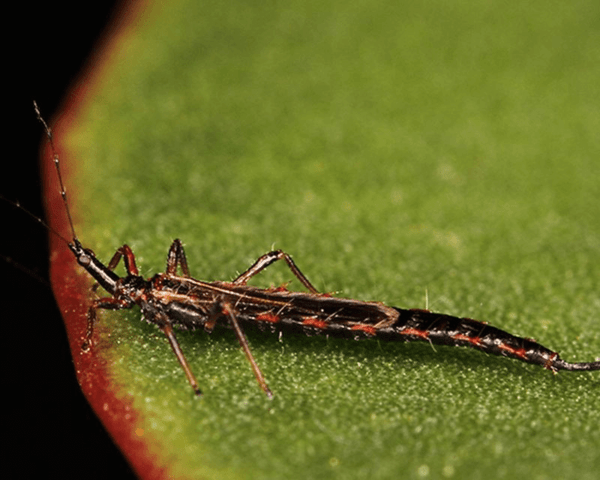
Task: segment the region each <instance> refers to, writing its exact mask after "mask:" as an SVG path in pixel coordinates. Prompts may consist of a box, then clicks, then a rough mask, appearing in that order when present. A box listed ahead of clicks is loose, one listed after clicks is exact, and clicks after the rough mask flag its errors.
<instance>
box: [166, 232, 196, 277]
mask: <svg viewBox="0 0 600 480" xmlns="http://www.w3.org/2000/svg"><path fill="white" fill-rule="evenodd" d="M177 265H179V266H181V271H182V272H183V276H184V277H189V276H190V269H189V268H188V264H187V258H186V257H185V251H184V250H183V244H182V243H181V240H179V239H178V238H176V239H175V240H173V243H172V244H171V248H169V253H168V255H167V272H166V273H167V275H177Z"/></svg>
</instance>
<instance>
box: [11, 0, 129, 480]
mask: <svg viewBox="0 0 600 480" xmlns="http://www.w3.org/2000/svg"><path fill="white" fill-rule="evenodd" d="M128 3H129V2H125V4H124V5H125V8H127V5H128ZM39 4H40V5H39V6H37V5H36V2H32V3H28V4H27V5H26V6H21V7H16V8H17V9H16V11H13V12H11V11H8V12H5V13H6V15H7V16H6V17H5V19H6V20H7V21H6V22H5V23H6V25H5V28H4V29H3V30H4V31H5V33H3V36H5V40H4V42H3V46H4V47H5V49H6V50H5V53H6V55H5V58H4V62H3V73H4V75H3V77H5V78H4V79H5V82H7V83H8V85H6V84H5V86H4V88H3V95H2V100H3V101H2V105H3V108H2V118H3V120H4V121H3V122H2V124H3V126H2V127H1V128H2V135H1V138H2V147H3V148H2V157H3V161H2V172H1V173H0V193H1V194H2V196H4V197H5V198H8V199H11V200H18V201H19V202H20V203H21V204H22V205H23V206H24V207H25V208H27V209H28V210H29V211H31V212H32V213H33V214H34V215H36V216H40V217H43V215H44V214H43V209H42V200H41V194H42V192H41V182H40V177H39V175H40V174H39V161H38V151H39V147H40V142H41V140H42V129H41V126H40V124H39V123H38V122H37V120H36V118H35V115H34V112H33V107H32V102H33V100H34V99H35V100H36V101H37V102H38V104H39V106H40V109H41V110H42V113H43V114H44V116H45V118H46V119H47V120H50V119H51V118H52V117H53V116H54V114H55V113H56V110H57V109H58V108H59V106H60V104H61V101H62V100H63V98H64V97H65V94H66V93H67V92H68V91H69V89H70V87H71V86H72V85H73V84H74V83H75V82H76V81H82V79H81V78H80V74H81V72H82V70H83V69H84V68H85V66H86V60H87V59H88V58H89V57H90V55H91V54H92V53H93V52H94V48H95V46H97V45H98V42H99V40H100V38H102V35H104V34H105V33H106V34H108V35H110V30H107V25H109V22H110V21H111V18H112V17H113V15H116V14H117V13H118V10H117V9H116V8H115V6H114V2H85V3H81V2H78V3H75V2H45V3H42V2H39ZM0 218H1V219H2V221H1V224H2V229H1V231H2V233H1V235H0V241H1V242H2V243H1V245H0V274H1V278H2V289H1V290H0V291H1V292H2V294H1V296H0V299H1V302H2V304H1V305H2V314H1V318H2V325H3V330H2V338H3V342H2V343H3V352H5V353H6V355H4V356H3V357H4V361H3V371H4V373H5V376H4V380H5V381H3V385H2V392H3V396H4V397H5V398H7V399H8V407H4V408H5V410H4V412H3V417H5V418H7V419H8V422H7V428H5V427H4V425H3V428H2V431H3V439H4V442H5V444H6V445H8V451H7V450H6V448H5V449H3V455H2V456H3V458H4V459H5V461H6V460H7V461H8V462H7V463H4V462H3V463H4V465H3V466H5V468H4V469H3V472H4V475H3V476H5V478H46V477H48V475H49V474H52V475H54V476H58V478H66V479H69V478H77V479H80V478H85V479H95V478H102V479H121V478H134V476H133V473H132V471H131V469H130V467H129V466H128V464H127V463H126V462H125V460H124V458H123V457H122V455H121V454H120V452H119V451H118V450H117V448H116V447H115V446H114V444H113V443H112V440H111V439H110V437H109V436H108V434H107V433H106V432H105V430H104V428H103V427H102V425H101V424H100V422H99V421H98V420H97V419H96V417H95V415H94V413H93V412H92V410H91V409H90V407H89V406H88V404H87V402H86V400H85V398H84V397H83V394H82V393H81V391H80V389H79V386H78V384H77V381H76V379H75V372H74V368H73V363H72V360H71V354H70V351H69V348H68V344H67V338H66V333H65V330H64V326H63V323H62V319H61V317H60V314H59V312H58V308H57V306H56V303H55V301H54V297H53V295H52V291H51V289H50V286H49V284H48V247H47V239H48V232H47V231H46V229H45V228H43V227H42V226H40V225H39V224H38V223H37V222H35V221H34V220H32V219H31V218H30V217H29V216H27V215H26V214H25V213H23V212H22V211H20V210H18V209H16V208H14V207H12V206H11V205H10V204H8V203H7V202H4V201H2V202H0ZM6 373H7V376H6ZM6 380H7V381H6ZM6 467H8V469H6ZM6 472H8V474H7V473H6Z"/></svg>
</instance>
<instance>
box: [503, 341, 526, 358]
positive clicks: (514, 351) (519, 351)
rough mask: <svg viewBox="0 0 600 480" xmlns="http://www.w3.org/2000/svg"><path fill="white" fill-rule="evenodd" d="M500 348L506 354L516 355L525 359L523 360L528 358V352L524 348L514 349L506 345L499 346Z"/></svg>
mask: <svg viewBox="0 0 600 480" xmlns="http://www.w3.org/2000/svg"><path fill="white" fill-rule="evenodd" d="M498 348H499V349H501V350H504V351H505V352H509V353H512V354H513V355H515V356H517V357H519V358H523V359H526V358H527V352H526V350H525V349H524V348H514V347H511V346H510V345H507V344H506V343H501V344H500V345H498Z"/></svg>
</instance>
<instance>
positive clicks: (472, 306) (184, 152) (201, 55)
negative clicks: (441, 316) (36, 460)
mask: <svg viewBox="0 0 600 480" xmlns="http://www.w3.org/2000/svg"><path fill="white" fill-rule="evenodd" d="M594 12H595V13H597V7H596V6H595V3H593V2H588V1H575V2H569V3H564V2H554V1H551V2H547V1H546V2H541V1H534V2H528V3H526V4H525V3H516V2H515V3H514V4H512V5H506V4H502V5H501V4H497V5H496V4H488V3H486V4H483V3H478V2H460V1H459V2H451V3H447V2H439V1H433V2H426V3H422V4H421V3H416V4H415V3H414V2H413V3H411V2H398V1H394V2H376V3H373V2H361V1H359V2H353V3H351V4H350V3H349V2H339V1H334V0H330V1H323V0H320V1H318V2H316V1H314V2H310V1H308V2H306V1H305V2H294V1H287V2H217V3H210V2H192V1H187V2H186V1H183V0H182V1H180V2H177V3H176V4H175V3H173V2H170V3H169V4H168V5H159V4H158V2H156V4H152V3H150V4H149V5H148V6H146V7H145V9H144V11H139V12H137V13H136V14H135V16H134V17H133V18H130V19H129V21H128V23H126V24H125V25H124V26H122V27H121V30H120V33H119V35H116V36H114V37H113V38H112V40H111V41H110V43H109V45H108V46H106V47H105V50H104V52H103V56H102V57H101V58H103V59H104V63H103V64H102V68H100V65H99V58H100V57H98V61H97V63H96V66H94V68H93V69H92V70H91V75H89V76H88V77H87V78H86V82H89V85H88V89H87V90H86V91H85V92H84V93H85V94H84V95H83V96H82V97H78V100H77V103H73V104H71V105H70V106H69V107H68V108H67V110H66V112H67V113H68V115H69V116H68V117H65V118H64V119H63V120H68V123H69V124H68V125H66V126H60V124H59V127H57V130H56V137H57V139H60V140H59V141H60V145H59V150H60V151H61V155H62V161H63V166H64V168H65V170H66V169H69V170H71V173H70V174H69V175H68V180H67V182H68V187H69V188H70V189H71V193H72V197H71V200H72V208H73V213H74V216H75V218H76V229H77V233H78V236H79V238H80V239H81V241H82V242H83V244H84V245H85V246H86V247H88V246H89V247H91V248H93V249H94V251H95V252H96V254H97V256H98V258H100V259H102V260H103V261H104V262H108V261H109V260H110V258H111V256H112V255H113V253H114V251H115V250H116V249H117V248H118V247H119V246H121V245H122V244H123V243H127V244H128V245H130V246H131V247H132V249H133V251H134V252H135V254H136V259H137V262H138V266H139V267H140V269H141V271H142V274H143V275H144V276H151V275H153V274H154V273H156V272H160V271H163V270H164V265H165V261H166V253H167V250H168V248H169V246H170V244H171V242H172V241H173V239H175V238H181V239H182V240H183V241H184V242H185V248H186V254H187V258H188V262H189V265H190V269H191V271H192V275H193V276H194V277H195V278H198V279H202V280H230V279H233V278H234V277H235V276H236V274H238V273H240V272H242V271H244V270H245V269H246V268H247V267H248V266H249V265H250V264H251V263H252V262H253V261H254V260H255V259H256V258H257V257H258V256H260V255H261V254H263V253H265V252H266V251H268V250H270V249H271V248H272V247H273V246H274V247H275V248H281V249H283V250H285V251H286V252H288V253H290V254H292V255H293V256H294V259H295V261H296V263H297V264H298V266H299V267H300V268H301V269H302V271H303V272H304V273H305V274H306V275H307V276H308V278H309V279H310V280H311V281H312V282H313V283H314V284H315V285H316V286H317V288H319V289H321V290H322V291H332V292H339V293H338V294H339V295H340V296H343V297H349V298H356V299H359V300H379V301H383V302H385V303H387V304H389V305H395V306H398V307H405V308H413V307H414V308H425V307H428V308H430V309H431V310H434V311H440V312H444V313H448V314H452V315H456V316H468V317H472V318H477V319H480V320H484V321H488V322H489V323H491V324H493V325H495V326H497V327H499V328H502V329H505V330H507V331H510V332H512V333H514V334H517V335H520V336H532V337H535V338H536V339H537V340H538V341H539V342H541V343H542V344H543V345H546V346H547V347H549V348H552V349H554V350H557V351H560V353H561V355H562V356H563V358H565V359H566V360H567V361H592V360H593V359H594V358H595V357H596V358H597V357H598V355H600V329H599V325H598V320H597V319H598V312H599V310H600V297H599V296H598V285H599V284H600V282H599V277H600V262H598V258H599V257H600V240H599V239H600V222H599V221H598V219H599V218H600V206H599V205H600V202H598V194H599V193H600V191H599V188H598V185H599V181H598V180H599V178H600V163H599V162H598V158H599V157H600V155H599V154H600V143H599V140H598V139H599V137H598V131H600V113H599V112H598V109H597V108H596V107H595V99H597V98H599V95H600V86H599V83H598V82H597V79H598V78H599V76H600V62H598V59H599V55H600V46H599V45H600V42H598V41H597V40H598V38H597V37H598V36H597V32H598V28H599V27H600V25H598V21H597V18H598V16H597V15H596V14H595V13H594ZM53 191H54V192H55V191H56V189H55V188H54V190H53ZM60 208H61V206H60V204H54V206H53V207H52V209H53V210H52V211H53V214H54V215H57V216H58V215H62V213H60V212H61V211H62V210H60ZM56 212H59V213H56ZM65 235H67V236H68V235H69V233H68V231H67V232H66V233H65ZM59 243H60V242H59ZM61 248H62V249H63V250H64V245H62V246H61ZM63 253H64V252H63ZM66 255H67V256H64V257H63V262H64V261H68V262H71V263H70V264H71V265H73V263H74V262H73V259H72V258H68V251H67V253H66ZM117 271H118V272H119V273H120V274H122V273H123V271H122V267H119V268H118V269H117ZM55 272H56V270H55ZM77 272H79V273H78V274H77V276H76V277H72V276H71V277H70V278H71V280H69V281H65V279H64V278H63V277H57V276H56V275H55V282H60V284H57V283H55V285H56V286H55V289H56V290H59V291H60V290H68V289H74V288H76V287H80V288H82V289H83V290H86V291H87V289H88V288H89V286H90V285H91V281H90V280H89V278H87V277H86V275H84V274H83V273H81V271H80V270H77ZM71 275H72V274H71ZM291 279H292V275H291V273H290V272H289V271H288V270H286V268H285V266H284V265H280V266H273V267H271V268H270V269H269V270H268V272H265V273H264V274H262V275H261V276H260V278H258V279H257V280H256V281H255V282H254V284H256V285H259V286H264V287H267V286H269V285H279V284H281V283H283V282H287V281H289V280H291ZM290 286H291V287H294V288H298V289H300V286H299V285H297V282H295V283H292V284H291V285H290ZM61 305H62V304H61ZM73 305H75V306H79V307H80V311H83V314H81V313H79V314H78V315H79V316H77V317H75V320H73V321H74V322H75V323H76V324H77V325H78V326H77V327H76V328H75V329H73V330H72V331H71V342H72V347H73V351H74V358H75V362H76V365H77V368H78V370H79V371H80V375H81V377H80V379H82V380H81V381H82V385H83V389H84V391H85V392H86V393H87V394H88V397H89V398H90V401H91V402H92V404H93V405H94V406H95V408H96V410H97V411H99V415H100V416H101V418H102V419H103V421H104V422H105V425H107V428H108V429H109V430H110V431H111V433H112V434H113V436H114V437H115V438H116V440H117V442H118V443H119V445H120V447H121V448H122V450H123V451H124V453H125V454H126V455H127V456H128V458H129V459H130V461H131V462H132V463H133V464H134V466H135V468H136V469H137V471H138V472H139V473H140V475H142V476H146V477H150V476H151V475H160V474H161V472H162V473H163V474H164V475H165V476H168V475H172V476H173V477H176V478H231V479H234V478H274V479H275V478H285V479H292V478H303V479H304V478H312V479H319V478H344V479H350V478H370V479H377V478H398V477H399V476H402V478H409V479H410V478H427V477H431V478H452V477H454V478H461V479H478V478H564V479H570V478H573V479H575V478H576V479H592V478H595V477H596V475H597V472H598V471H600V453H599V452H600V429H598V428H597V426H598V425H599V424H600V411H599V409H598V393H599V385H600V384H599V379H600V377H599V376H598V373H597V372H594V373H561V374H560V375H557V376H553V375H551V374H550V373H549V372H547V371H544V370H543V369H541V368H539V367H535V366H531V365H525V364H523V363H520V362H517V361H514V360H508V359H505V358H500V357H491V356H487V355H485V354H482V353H480V352H477V351H474V350H468V349H460V348H449V347H435V349H434V348H432V347H431V346H430V345H428V344H426V343H425V344H416V343H415V344H402V343H398V344H391V343H383V342H378V341H376V340H373V341H363V342H354V341H349V340H338V339H327V338H325V337H298V336H294V335H292V334H289V335H286V334H285V333H284V335H283V337H282V338H281V339H279V338H278V337H277V336H276V335H269V334H267V333H264V334H261V333H257V332H249V334H248V336H249V342H250V344H251V347H252V351H253V352H254V355H255V357H256V360H257V361H258V363H259V365H260V366H261V368H262V370H263V372H264V373H265V375H266V377H267V381H268V383H269V385H270V387H271V389H272V390H273V392H274V394H275V397H274V399H273V400H272V401H269V400H267V399H266V397H265V395H264V394H263V393H262V392H261V391H260V389H259V388H258V386H257V384H256V382H255V380H254V377H253V375H252V373H251V371H250V368H249V365H248V363H247V362H246V360H245V358H244V355H243V354H242V352H241V351H240V349H239V346H238V344H237V342H236V340H235V337H234V335H233V333H231V332H230V331H229V330H216V331H215V332H214V333H213V334H212V335H210V336H209V335H207V334H206V333H204V332H178V333H177V336H178V339H179V340H180V343H181V346H182V349H183V351H184V352H185V355H186V357H187V359H188V360H189V361H190V364H191V366H192V369H193V370H194V372H195V374H196V376H197V377H198V380H199V382H200V386H201V388H202V390H203V392H204V394H205V395H204V397H203V398H201V399H198V398H195V396H194V395H193V392H192V390H191V388H190V387H189V385H188V384H187V382H186V380H185V377H184V374H183V372H182V370H181V368H180V366H179V364H178V363H177V360H176V358H175V357H174V355H173V354H172V352H171V349H170V348H169V346H168V344H167V341H166V339H165V338H164V336H163V335H162V333H161V332H160V331H159V330H158V329H157V328H156V327H155V326H153V325H148V324H147V323H145V322H143V321H141V313H140V312H139V309H134V310H132V311H126V312H117V313H114V312H112V313H108V312H107V313H104V312H103V313H101V315H100V327H99V329H98V332H97V333H96V338H97V342H96V346H95V347H94V352H93V353H92V354H90V356H89V357H86V356H85V355H82V354H81V352H80V350H79V347H80V344H81V336H82V335H83V332H84V330H85V306H81V301H79V300H74V301H73ZM73 308H75V307H73ZM81 308H82V309H83V310H81ZM66 309H67V307H64V306H63V310H66ZM82 315H83V316H82ZM86 362H87V363H86ZM92 363H94V364H95V365H96V367H98V368H99V369H100V370H99V371H100V372H101V376H100V377H94V376H93V375H92V374H91V373H90V372H91V369H92V365H91V364H92ZM86 375H87V376H86ZM99 378H101V379H102V380H100V379H99ZM99 385H100V386H99ZM114 397H116V398H117V399H118V401H115V400H114ZM107 410H108V413H106V411H107ZM148 465H152V467H148ZM148 469H150V470H148ZM152 469H154V470H152ZM149 471H150V472H151V473H148V472H149ZM157 472H158V473H157Z"/></svg>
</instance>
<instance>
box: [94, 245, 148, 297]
mask: <svg viewBox="0 0 600 480" xmlns="http://www.w3.org/2000/svg"><path fill="white" fill-rule="evenodd" d="M121 258H123V262H125V270H127V273H128V274H129V275H135V276H138V275H139V272H138V268H137V265H136V264H135V255H134V254H133V252H132V251H131V248H130V247H129V245H127V244H125V245H123V246H121V247H120V248H118V249H117V251H116V252H115V254H114V255H113V257H112V258H111V259H110V262H108V266H107V268H108V269H109V270H111V271H112V270H114V269H115V268H117V265H118V264H119V262H120V261H121ZM98 287H99V284H98V283H97V282H96V283H94V285H93V286H92V291H93V292H95V291H96V290H98Z"/></svg>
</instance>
